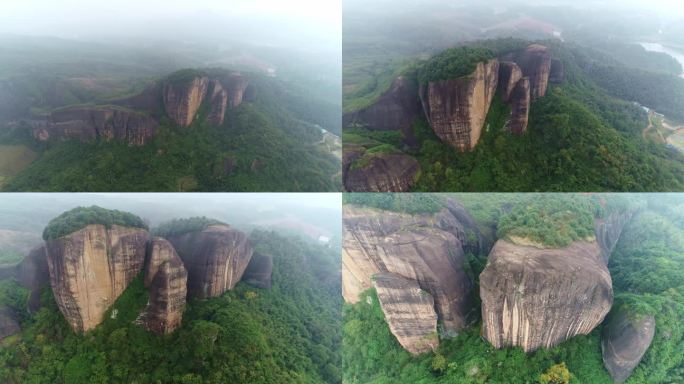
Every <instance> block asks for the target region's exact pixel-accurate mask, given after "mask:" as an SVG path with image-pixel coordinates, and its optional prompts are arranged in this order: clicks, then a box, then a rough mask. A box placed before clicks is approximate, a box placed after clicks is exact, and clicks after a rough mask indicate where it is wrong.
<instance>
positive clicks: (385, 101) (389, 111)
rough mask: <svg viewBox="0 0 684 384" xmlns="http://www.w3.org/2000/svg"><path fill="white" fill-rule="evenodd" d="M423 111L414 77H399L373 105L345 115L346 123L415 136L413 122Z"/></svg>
mask: <svg viewBox="0 0 684 384" xmlns="http://www.w3.org/2000/svg"><path fill="white" fill-rule="evenodd" d="M420 114H421V107H420V100H419V99H418V86H417V84H416V82H415V80H413V81H412V80H410V79H408V78H407V77H406V76H399V77H397V78H396V79H395V80H394V81H393V82H392V85H391V86H390V88H389V89H388V90H387V91H385V93H383V94H382V95H380V97H379V98H378V99H377V101H375V103H373V104H372V105H370V106H368V107H366V108H363V109H361V110H359V111H356V112H352V113H347V114H345V115H344V116H343V124H344V125H345V126H350V125H351V126H361V127H363V128H366V129H370V130H375V131H393V130H396V131H401V132H403V133H404V136H405V137H406V136H407V135H408V136H412V133H413V132H412V130H411V124H412V123H413V120H414V119H415V118H416V117H418V116H419V115H420Z"/></svg>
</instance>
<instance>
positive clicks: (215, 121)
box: [207, 80, 228, 125]
mask: <svg viewBox="0 0 684 384" xmlns="http://www.w3.org/2000/svg"><path fill="white" fill-rule="evenodd" d="M210 88H211V90H212V91H211V97H210V98H209V101H210V103H211V110H210V111H209V116H208V117H207V122H209V124H212V125H221V124H223V119H224V118H225V116H226V108H227V107H228V91H226V90H225V89H224V88H223V86H222V85H221V82H219V81H218V80H212V81H211V86H210Z"/></svg>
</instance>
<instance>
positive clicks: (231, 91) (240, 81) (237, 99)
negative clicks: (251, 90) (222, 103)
mask: <svg viewBox="0 0 684 384" xmlns="http://www.w3.org/2000/svg"><path fill="white" fill-rule="evenodd" d="M248 85H249V82H248V81H247V78H246V77H244V76H243V75H241V74H239V73H234V74H232V75H230V77H229V78H228V82H227V84H226V89H227V90H228V106H229V107H230V108H235V107H238V106H240V104H242V101H243V99H244V95H245V90H246V89H247V86H248Z"/></svg>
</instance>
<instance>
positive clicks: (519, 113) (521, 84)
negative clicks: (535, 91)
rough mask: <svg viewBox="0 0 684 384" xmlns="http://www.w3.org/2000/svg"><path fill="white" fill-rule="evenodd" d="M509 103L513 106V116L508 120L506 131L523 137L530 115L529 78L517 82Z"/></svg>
mask: <svg viewBox="0 0 684 384" xmlns="http://www.w3.org/2000/svg"><path fill="white" fill-rule="evenodd" d="M508 101H509V102H510V104H511V114H510V116H509V117H508V120H506V129H507V130H508V131H510V132H511V133H515V134H518V135H521V134H522V133H523V132H525V130H526V129H527V122H528V120H529V114H530V102H531V100H530V81H529V79H528V78H527V77H523V78H522V79H520V80H519V81H518V82H517V84H516V85H515V88H513V91H512V92H511V95H510V98H509V100H508Z"/></svg>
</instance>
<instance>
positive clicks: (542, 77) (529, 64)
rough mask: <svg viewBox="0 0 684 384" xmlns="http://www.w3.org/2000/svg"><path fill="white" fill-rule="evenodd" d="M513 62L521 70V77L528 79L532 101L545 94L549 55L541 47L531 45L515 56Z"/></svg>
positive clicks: (549, 70) (549, 62)
mask: <svg viewBox="0 0 684 384" xmlns="http://www.w3.org/2000/svg"><path fill="white" fill-rule="evenodd" d="M515 62H516V63H517V64H518V66H519V67H520V69H521V70H522V73H523V76H525V77H528V78H529V79H530V92H531V96H532V100H535V99H537V98H539V97H542V96H544V95H545V94H546V89H547V87H548V85H549V74H550V72H551V54H550V53H549V49H548V48H547V47H545V46H543V45H539V44H532V45H530V46H529V47H527V48H525V50H524V51H522V52H520V53H518V54H517V55H515Z"/></svg>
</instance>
